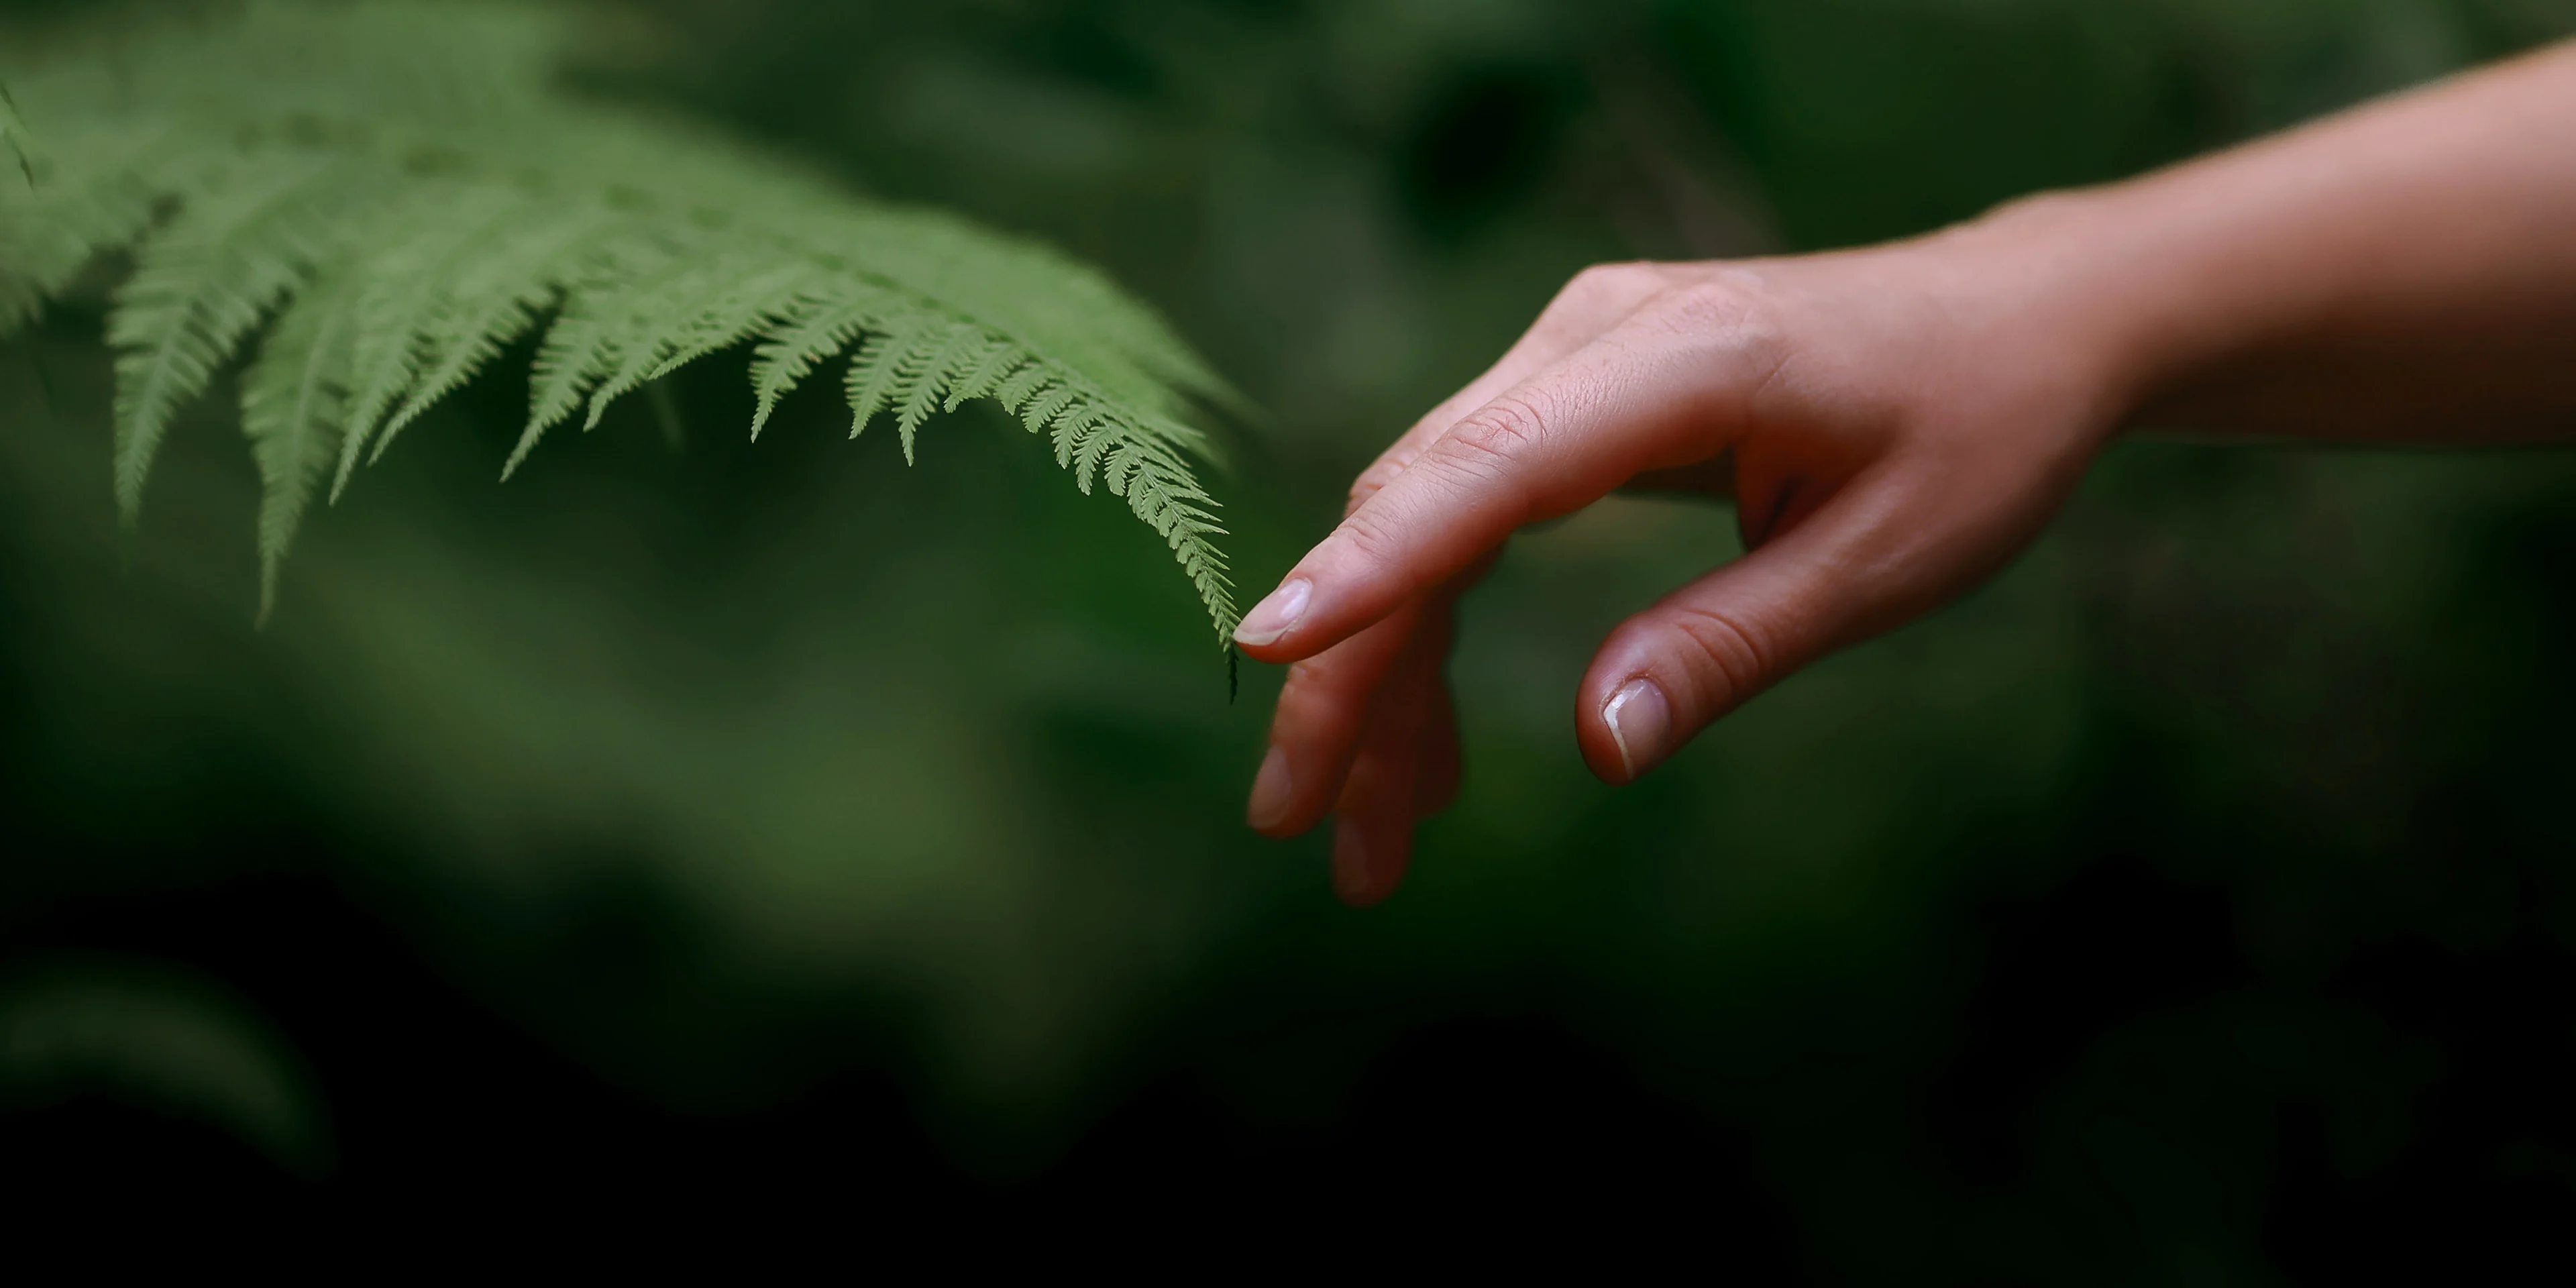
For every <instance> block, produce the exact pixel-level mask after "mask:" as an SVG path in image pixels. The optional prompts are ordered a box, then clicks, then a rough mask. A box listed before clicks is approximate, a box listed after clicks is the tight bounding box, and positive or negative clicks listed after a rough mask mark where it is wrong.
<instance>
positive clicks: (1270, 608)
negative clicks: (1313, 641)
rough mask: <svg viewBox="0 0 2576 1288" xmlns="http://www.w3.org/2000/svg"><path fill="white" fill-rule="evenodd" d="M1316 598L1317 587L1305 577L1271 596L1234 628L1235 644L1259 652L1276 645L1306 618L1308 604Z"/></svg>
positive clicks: (1271, 593)
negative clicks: (1270, 645)
mask: <svg viewBox="0 0 2576 1288" xmlns="http://www.w3.org/2000/svg"><path fill="white" fill-rule="evenodd" d="M1314 595H1315V584H1314V583H1313V582H1310V581H1308V580H1306V579H1305V578H1303V577H1300V578H1298V579H1296V580H1295V581H1292V582H1289V583H1288V584H1287V585H1284V586H1281V587H1280V588H1279V589H1277V590H1274V591H1272V592H1270V598H1268V599H1265V600H1262V601H1261V602H1260V603H1258V604H1255V605H1253V606H1252V611H1251V612H1249V613H1246V614H1244V616H1243V624H1242V625H1239V626H1237V627H1235V628H1234V642H1235V643H1237V644H1249V645H1252V646H1253V647H1254V648H1259V647H1261V646H1262V645H1264V644H1275V643H1277V642H1278V640H1279V637H1280V636H1282V635H1285V634H1287V633H1288V631H1289V628H1291V627H1293V626H1295V625H1296V624H1297V619H1298V618H1301V617H1304V616H1305V615H1306V601H1307V600H1309V599H1312V598H1313V597H1314Z"/></svg>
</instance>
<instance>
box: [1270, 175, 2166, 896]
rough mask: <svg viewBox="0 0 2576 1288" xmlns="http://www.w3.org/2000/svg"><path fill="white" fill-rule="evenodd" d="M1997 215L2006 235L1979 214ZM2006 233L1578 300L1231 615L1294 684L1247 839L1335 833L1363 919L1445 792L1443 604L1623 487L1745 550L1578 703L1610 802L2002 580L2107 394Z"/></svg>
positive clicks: (2094, 337)
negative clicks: (1801, 674)
mask: <svg viewBox="0 0 2576 1288" xmlns="http://www.w3.org/2000/svg"><path fill="white" fill-rule="evenodd" d="M2006 222H2007V223H2009V221H2006ZM2017 237H2018V234H2017V233H2016V232H2015V230H2014V229H2013V228H2011V227H1994V226H1988V225H1972V226H1970V227H1968V228H1966V229H1962V230H1958V231H1954V232H1952V233H1948V234H1944V235H1942V236H1938V237H1934V238H1929V239H1925V240H1923V241H1918V242H1913V243H1907V244H1902V245H1898V246H1893V247H1887V248H1881V249H1875V250H1869V251H1861V252H1851V253H1844V254H1837V255H1829V256H1815V257H1807V258H1798V259H1780V260H1768V261H1752V262H1745V263H1740V264H1726V263H1717V264H1626V265H1618V266H1612V267H1603V268H1595V269H1592V270H1589V271H1586V272H1585V273H1583V274H1582V275H1580V276H1578V277H1576V278H1575V279H1574V281H1573V283H1572V284H1571V285H1569V286H1567V287H1566V288H1565V290H1564V291H1563V292H1562V293H1561V294H1560V295H1559V296H1558V297H1557V299H1556V300H1555V302H1554V303H1552V304H1551V305H1549V306H1548V308H1547V310H1546V312H1545V313H1544V314H1542V315H1541V316H1540V318H1539V319H1538V321H1537V323H1536V324H1535V325H1534V326H1532V327H1531V329H1530V331H1529V332H1528V334H1527V335H1525V336H1524V337H1522V339H1521V340H1520V341H1519V343H1518V344H1516V345H1514V346H1513V348H1512V349H1511V351H1510V352H1509V353H1507V354H1506V355H1504V357H1503V359H1502V360H1501V361H1500V362H1499V363H1497V364H1495V366H1494V367H1493V369H1492V370H1490V371H1488V372H1486V373H1485V374H1484V375H1483V376H1482V377H1480V378H1478V379H1477V380H1476V381H1475V382H1474V383H1472V384H1470V385H1468V386H1467V387H1466V388H1465V389H1464V390H1462V391H1460V392H1459V393H1458V394H1457V395H1456V396H1455V397H1453V398H1451V399H1449V400H1448V401H1447V402H1445V403H1442V404H1441V405H1440V406H1439V407H1438V408H1436V409H1434V410H1433V411H1432V412H1431V414H1430V415H1428V416H1425V417H1424V418H1423V419H1422V420H1421V422H1420V423H1418V424H1416V425H1415V426H1414V427H1413V428H1412V430H1411V431H1410V432H1408V433H1406V434H1405V435H1404V436H1403V437H1402V438H1401V439H1399V440H1398V441H1397V442H1396V444H1395V445H1394V446H1393V447H1391V448H1389V449H1387V451H1386V453H1385V454H1384V455H1383V456H1381V457H1379V458H1378V460H1377V462H1376V464H1374V465H1372V466H1370V467H1369V469H1368V470H1367V471H1366V472H1365V473H1363V474H1361V475H1360V477H1359V480H1358V482H1357V483H1355V484H1354V485H1353V487H1352V489H1351V501H1350V507H1349V509H1348V511H1347V515H1346V517H1345V518H1344V520H1343V521H1342V523H1341V525H1340V526H1339V527H1338V528H1336V529H1335V530H1334V531H1333V533H1332V534H1331V535H1330V536H1329V537H1327V538H1326V539H1325V540H1324V541H1323V543H1322V544H1320V545H1318V546H1316V547H1315V548H1314V549H1313V550H1312V551H1311V552H1310V553H1308V554H1307V555H1306V557H1305V558H1304V559H1303V560H1301V561H1299V563H1298V564H1297V566H1296V567H1295V568H1294V569H1293V570H1291V571H1290V572H1289V574H1288V576H1287V577H1286V578H1285V579H1284V580H1283V581H1282V583H1281V585H1280V588H1279V589H1278V590H1277V591H1276V592H1274V593H1273V594H1272V595H1271V596H1270V597H1269V598H1267V599H1265V600H1263V601H1262V602H1261V603H1260V604H1259V605H1257V606H1256V607H1255V608H1254V609H1253V610H1252V612H1251V613H1250V614H1249V615H1248V616H1247V617H1246V618H1245V620H1244V624H1243V627H1242V629H1241V630H1240V631H1239V632H1238V633H1237V635H1236V640H1237V642H1238V643H1240V644H1241V645H1242V647H1243V649H1244V651H1245V652H1247V653H1249V654H1251V655H1252V656H1253V657H1255V658H1258V659H1260V660H1262V661H1266V662H1288V663H1294V664H1295V665H1294V666H1293V667H1292V668H1291V670H1290V672H1289V675H1288V678H1287V682H1286V685H1285V687H1284V688H1283V689H1282V691H1281V693H1280V697H1279V706H1278V711H1277V715H1276V717H1275V718H1274V720H1273V723H1272V728H1271V745H1270V751H1269V753H1268V755H1267V757H1266V758H1265V760H1264V761H1263V764H1262V766H1261V770H1260V773H1259V776H1258V778H1257V780H1256V782H1255V785H1254V789H1253V793H1252V800H1251V805H1250V810H1249V814H1250V821H1251V823H1252V825H1253V826H1254V827H1255V828H1256V829H1258V830H1260V831H1261V832H1263V833H1265V834H1268V835H1271V836H1275V837H1288V836H1294V835H1297V834H1299V833H1302V832H1304V831H1306V830H1308V829H1310V828H1312V827H1313V826H1315V825H1316V824H1317V823H1318V822H1320V821H1321V820H1322V819H1323V818H1324V817H1325V816H1326V814H1328V813H1330V814H1334V815H1337V816H1338V818H1339V828H1338V834H1337V836H1336V839H1335V843H1334V850H1333V869H1334V884H1335V888H1336V889H1337V890H1338V891H1339V892H1340V894H1341V895H1342V897H1343V898H1344V899H1345V900H1347V901H1349V902H1352V903H1354V904H1367V903H1373V902H1375V901H1377V900H1379V899H1382V898H1384V897H1385V896H1386V895H1388V894H1389V893H1391V892H1392V891H1393V889H1394V888H1395V885H1396V883H1397V882H1398V881H1399V880H1400V879H1401V877H1402V875H1403V873H1404V870H1405V867H1406V865H1407V863H1408V861H1409V859H1410V855H1411V850H1412V833H1413V828H1414V825H1415V823H1416V821H1417V820H1418V819H1420V818H1424V817H1427V816H1429V815H1431V814H1433V813H1436V812H1437V811H1439V810H1440V809H1442V808H1445V807H1446V806H1447V804H1448V803H1449V801H1450V800H1451V799H1452V798H1453V797H1454V795H1455V794H1456V791H1457V787H1458V777H1459V755H1458V737H1457V731H1456V727H1455V722H1454V719H1453V717H1452V712H1451V699H1450V694H1449V690H1448V686H1447V681H1446V678H1445V676H1444V674H1443V667H1444V662H1445V659H1446V655H1447V652H1448V648H1449V642H1450V635H1451V622H1452V612H1451V608H1452V605H1453V604H1454V603H1455V602H1456V599H1457V597H1458V595H1459V594H1460V592H1461V591H1463V590H1464V589H1465V588H1466V587H1467V586H1468V585H1469V584H1471V583H1472V582H1473V581H1474V580H1475V579H1476V578H1477V577H1479V576H1480V575H1481V574H1482V572H1483V571H1484V569H1485V568H1487V567H1489V566H1490V565H1491V563H1492V561H1493V559H1494V558H1495V557H1496V555H1497V554H1498V553H1499V552H1500V549H1501V547H1502V545H1503V543H1504V541H1505V540H1506V539H1508V538H1509V537H1510V536H1511V534H1512V533H1513V532H1514V531H1515V530H1516V529H1518V528H1520V527H1522V526H1523V525H1526V524H1530V523H1536V522H1540V521H1543V520H1547V519H1551V518H1555V517H1558V516H1561V515H1564V514H1567V513H1570V512H1572V511H1575V510H1578V509H1581V508H1583V507H1585V506H1588V505H1590V504H1592V503H1593V502H1594V501H1597V500H1599V499H1601V498H1602V497H1604V496H1606V495H1608V494H1609V493H1611V492H1612V491H1614V490H1617V489H1619V488H1621V487H1623V486H1628V485H1631V484H1649V485H1657V486H1663V487H1674V486H1679V487H1687V488H1694V489H1698V490H1703V491H1708V492H1711V493H1714V494H1719V495H1724V494H1727V493H1730V492H1731V493H1732V495H1733V496H1734V497H1735V499H1736V504H1737V515H1738V523H1739V525H1740V528H1741V530H1742V532H1743V535H1744V544H1745V547H1746V549H1747V551H1748V552H1749V553H1748V554H1746V555H1745V556H1744V557H1743V558H1741V559H1738V560H1736V561H1734V562H1732V563H1729V564H1726V565H1724V566H1723V567H1720V568H1717V569H1716V570H1714V571H1712V572H1710V573H1709V574H1708V575H1706V576H1704V577H1702V578H1700V579H1698V580H1696V581H1694V582H1691V583H1690V584H1688V585H1686V586H1683V587H1681V588H1680V589H1678V590H1676V591H1674V592H1673V593H1671V594H1670V595H1667V596H1666V597H1665V598H1664V599H1663V600H1661V601H1660V602H1658V603H1656V604H1655V605H1654V606H1652V607H1651V608H1648V609H1646V610H1645V611H1644V612H1641V613H1639V614H1638V615H1636V616H1635V617H1632V618H1630V619H1629V620H1628V621H1627V622H1626V623H1624V624H1623V625H1621V626H1620V627H1619V628H1618V629H1617V630H1615V631H1613V632H1612V633H1611V635H1610V637H1609V639H1608V640H1607V641H1606V642H1604V644H1603V645H1602V647H1601V650H1600V652H1599V653H1598V655H1597V656H1596V657H1595V658H1594V659H1593V662H1592V666H1591V668H1590V670H1589V671H1588V672H1587V674H1586V675H1585V677H1584V680H1583V684H1582V686H1581V689H1580V690H1579V692H1578V694H1577V701H1576V704H1575V736H1576V740H1577V742H1578V744H1579V745H1580V747H1581V749H1582V753H1583V757H1584V759H1585V761H1586V762H1587V763H1588V764H1589V765H1590V766H1591V768H1592V770H1593V772H1594V773H1596V774H1598V775H1600V776H1601V777H1602V778H1603V779H1605V780H1607V781H1609V782H1611V783H1613V784H1625V783H1628V782H1631V781H1633V780H1635V779H1636V778H1637V777H1638V776H1640V775H1642V774H1644V773H1645V772H1647V771H1648V770H1650V769H1652V768H1653V767H1654V766H1655V765H1656V764H1658V763H1659V762H1661V761H1662V760H1664V759H1665V758H1666V757H1668V756H1670V755H1671V754H1672V753H1673V752H1674V751H1675V750H1676V749H1678V748H1679V747H1680V746H1681V745H1682V744H1683V743H1685V742H1687V741H1688V740H1689V739H1690V738H1691V737H1692V736H1694V735H1695V734H1697V733H1698V732H1699V731H1700V730H1701V729H1702V728H1704V727H1706V726H1707V725H1708V724H1709V723H1710V722H1712V721H1714V720H1716V719H1718V718H1719V717H1721V716H1724V715H1725V714H1726V713H1727V712H1729V711H1731V710H1733V709H1734V708H1735V707H1737V706H1739V705H1741V704H1742V703H1744V702H1745V701H1746V700H1748V699H1750V698H1751V697H1753V696H1754V695H1755V694H1757V693H1760V692H1761V691H1762V690H1764V689H1765V688H1768V687H1769V686H1771V685H1773V684H1775V683H1777V682H1779V681H1780V680H1781V679H1782V678H1784V677H1786V676H1787V675H1789V674H1790V673H1791V672H1793V671H1795V670H1797V669H1798V668H1799V667H1801V666H1804V665H1806V664H1807V663H1809V662H1812V661H1814V660H1816V659H1817V658H1819V657H1821V656H1823V655H1824V654H1826V653H1828V652H1831V651H1833V650H1835V649H1837V648H1840V647H1843V646H1845V645H1848V644H1852V643H1855V642H1857V641H1859V640H1862V639H1865V638H1868V637H1870V636H1872V635H1875V634H1878V633H1880V632H1883V631H1886V630H1888V629H1891V628H1893V627H1895V626H1898V625H1900V624H1902V623H1904V622H1906V621H1908V620H1909V619H1912V618H1914V617H1916V616H1919V615H1921V614H1922V613H1924V612H1926V611H1929V610H1930V609H1932V608H1934V607H1936V606H1938V605H1939V604H1941V603H1943V602H1945V601H1946V600H1948V599H1950V598H1952V597H1954V596H1956V595H1958V594H1959V593H1961V592H1962V591H1964V590H1966V589H1967V588H1969V587H1970V586H1972V585H1974V584H1975V583H1976V582H1978V581H1979V580H1981V579H1982V578H1984V577H1985V576H1986V575H1988V574H1989V573H1991V572H1992V571H1994V570H1995V569H1997V568H1998V567H2000V566H2001V565H2002V564H2003V563H2004V562H2005V561H2006V560H2008V559H2009V558H2010V557H2011V556H2012V555H2013V554H2014V553H2015V552H2016V551H2017V550H2018V549H2020V547H2021V546H2022V545H2023V544H2025V543H2026V542H2027V541H2028V540H2029V539H2030V538H2031V537H2032V536H2033V535H2034V534H2035V533H2036V532H2037V531H2038V529H2039V528H2040V527H2041V526H2042V525H2043V524H2044V523H2045V522H2046V521H2047V519H2048V518H2049V516H2050V515H2051V514H2052V513H2053V512H2054V511H2055V510H2056V508H2057V507H2058V505H2059V503H2060V502H2061V500H2062V499H2063V498H2064V497H2065V495H2066V494H2067V492H2068V491H2069V490H2070V489H2071V487H2072V486H2073V484H2074V482H2075V480H2076V478H2077V477H2078V476H2079V475H2080V473H2081V472H2082V470H2083V468H2084V466H2085V465H2086V463H2087V462H2088V461H2089V460H2090V459H2091V458H2092V456H2093V455H2094V453H2095V451H2096V450H2097V447H2098V445H2099V443H2100V442H2101V440H2102V439H2103V437H2104V436H2105V434H2106V432H2107V431H2108V430H2109V429H2110V428H2111V427H2112V426H2113V425H2114V423H2115V422H2116V421H2117V419H2118V417H2119V416H2120V415H2121V414H2122V413H2123V411H2124V410H2125V407H2126V402H2127V399H2128V396H2129V390H2128V389H2127V387H2126V386H2127V381H2126V373H2124V372H2122V371H2121V370H2119V369H2118V367H2119V364H2118V363H2117V362H2116V361H2115V360H2114V359H2115V357H2116V354H2117V351H2118V348H2119V346H2118V345H2117V344H2115V343H2113V342H2112V337H2111V336H2110V335H2109V334H2108V333H2107V328H2105V327H2103V326H2100V325H2096V324H2095V319H2093V318H2091V317H2088V315H2087V312H2086V306H2085V305H2084V304H2083V303H2082V301H2081V300H2080V299H2078V300H2069V299H2065V298H2063V297H2064V296H2065V295H2066V294H2067V293H2066V292H2063V291H2059V290H2055V289H2053V287H2052V283H2051V280H2050V273H2049V271H2048V267H2049V263H2050V256H2049V255H2047V254H2045V253H2033V252H2032V249H2031V247H2030V246H2028V245H2024V244H2019V242H2018V241H2017Z"/></svg>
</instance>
